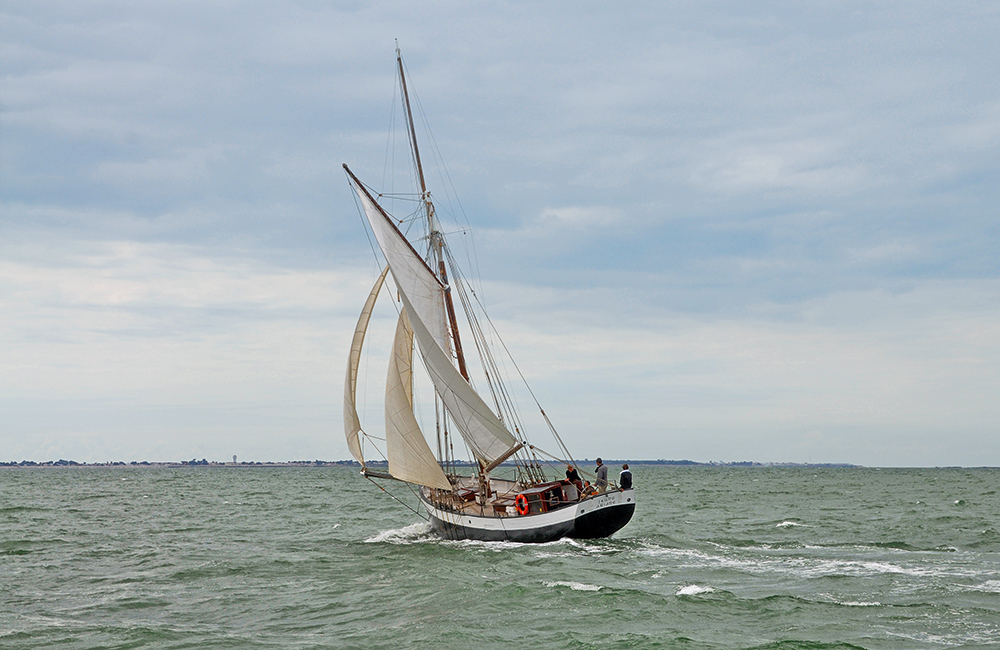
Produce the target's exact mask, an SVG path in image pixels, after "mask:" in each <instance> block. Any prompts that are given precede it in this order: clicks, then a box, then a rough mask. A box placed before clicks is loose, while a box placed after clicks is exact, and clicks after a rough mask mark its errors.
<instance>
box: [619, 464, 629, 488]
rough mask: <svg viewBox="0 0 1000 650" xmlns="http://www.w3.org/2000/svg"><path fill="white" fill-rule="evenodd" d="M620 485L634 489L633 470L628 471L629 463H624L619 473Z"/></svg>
mask: <svg viewBox="0 0 1000 650" xmlns="http://www.w3.org/2000/svg"><path fill="white" fill-rule="evenodd" d="M618 487H620V488H621V489H623V490H631V489H632V472H630V471H628V463H625V464H624V465H622V473H621V474H619V475H618Z"/></svg>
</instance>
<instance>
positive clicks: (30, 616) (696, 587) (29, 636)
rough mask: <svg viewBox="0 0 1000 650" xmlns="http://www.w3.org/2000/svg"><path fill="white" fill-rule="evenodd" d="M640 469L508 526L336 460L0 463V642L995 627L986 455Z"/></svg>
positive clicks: (979, 631) (303, 640)
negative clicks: (561, 508) (626, 502)
mask: <svg viewBox="0 0 1000 650" xmlns="http://www.w3.org/2000/svg"><path fill="white" fill-rule="evenodd" d="M633 470H634V474H635V479H636V491H637V499H638V509H637V511H636V516H635V518H634V519H633V521H632V523H630V524H629V525H628V526H627V527H626V528H625V529H623V530H622V531H621V532H620V533H619V534H618V535H616V536H615V537H614V538H612V539H609V540H599V541H572V540H564V541H560V542H555V543H552V544H545V545H523V544H508V543H482V542H451V541H442V540H439V539H436V538H435V537H433V536H432V535H431V534H430V533H429V532H428V529H427V527H426V525H425V524H422V523H420V521H419V520H418V519H417V518H416V516H415V515H413V513H411V512H409V511H408V510H406V509H404V508H402V507H400V506H399V505H398V504H397V503H395V502H394V501H393V500H392V499H390V498H388V497H386V496H385V495H383V494H382V493H380V492H379V491H378V490H377V489H376V488H375V487H374V486H372V485H371V484H370V483H369V482H367V481H366V480H364V479H363V478H361V477H360V476H359V475H358V474H357V473H356V472H355V471H353V470H349V469H344V468H268V469H262V468H253V469H251V468H231V469H223V468H197V469H195V468H191V469H134V468H107V469H103V468H86V469H80V468H59V469H56V468H46V469H41V468H36V469H16V468H12V469H2V470H0V647H3V648H54V647H57V648H251V649H252V648H365V649H378V648H386V649H389V648H391V649H394V650H395V649H399V648H441V649H446V648H456V649H457V648H461V649H463V650H468V649H469V648H474V649H485V648H499V647H509V648H526V647H531V648H540V649H548V648H566V649H584V648H684V649H714V648H773V649H788V650H793V649H795V650H798V649H800V648H870V649H874V648H892V649H899V648H945V647H1000V521H998V518H1000V470H993V469H913V470H875V469H832V468H831V469H789V468H781V469H763V468H670V467H656V466H645V467H643V466H640V467H633ZM410 502H411V503H413V499H412V498H410Z"/></svg>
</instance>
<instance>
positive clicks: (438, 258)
mask: <svg viewBox="0 0 1000 650" xmlns="http://www.w3.org/2000/svg"><path fill="white" fill-rule="evenodd" d="M396 66H397V67H398V68H399V85H400V87H401V88H402V95H403V108H404V109H406V126H407V131H408V132H409V135H410V148H411V149H412V150H413V161H414V164H415V166H416V168H417V178H418V179H419V180H420V199H421V201H423V204H424V211H425V212H426V213H427V232H428V233H429V235H430V237H429V241H430V250H431V255H432V256H433V257H434V261H435V262H437V269H438V276H439V277H440V279H441V283H442V284H444V285H445V293H444V300H445V309H446V310H447V312H448V323H449V325H450V326H451V338H452V340H453V341H454V342H455V356H456V358H457V359H458V370H459V372H461V373H462V376H463V377H465V381H469V371H468V369H467V368H466V365H465V353H464V352H463V351H462V339H461V337H460V336H459V334H458V321H457V320H456V318H455V304H454V302H452V299H451V287H450V286H449V285H448V272H447V271H446V269H445V264H444V254H443V253H442V250H441V249H442V248H443V246H444V238H443V237H442V236H441V231H440V230H439V229H438V226H437V219H435V218H434V204H433V203H431V195H430V192H428V191H427V183H426V182H425V181H424V167H423V165H422V164H421V163H420V148H419V147H417V131H416V129H415V128H414V127H413V111H412V110H410V94H409V93H408V92H407V90H406V75H405V74H404V73H403V55H402V53H401V52H400V51H399V43H397V44H396ZM428 262H430V260H428ZM430 266H431V268H434V265H433V264H431V265H430Z"/></svg>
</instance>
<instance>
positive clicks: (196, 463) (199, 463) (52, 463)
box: [0, 458, 864, 469]
mask: <svg viewBox="0 0 1000 650" xmlns="http://www.w3.org/2000/svg"><path fill="white" fill-rule="evenodd" d="M560 462H561V461H560ZM622 463H629V464H631V465H637V466H638V465H662V466H667V467H816V468H819V467H864V466H863V465H852V464H849V463H760V462H756V461H748V460H745V461H734V462H721V461H719V462H707V463H703V462H698V461H693V460H664V459H657V460H633V459H628V458H623V459H610V458H609V459H608V460H607V461H606V464H607V465H608V466H609V467H610V466H614V465H620V464H622ZM453 464H454V465H455V466H456V467H474V466H475V463H472V462H469V461H455V462H454V463H453ZM577 464H578V465H592V464H594V461H592V460H590V459H589V458H584V459H581V460H579V461H577ZM387 465H388V464H387V463H386V462H385V461H368V466H369V467H387ZM513 466H514V464H513V463H503V465H501V467H513ZM0 467H21V468H25V467H188V468H194V467H232V468H240V467H245V468H249V467H357V468H359V469H360V468H361V464H360V463H358V462H357V461H354V460H289V461H284V462H277V461H240V462H222V461H210V460H206V459H204V458H203V459H201V460H182V461H158V462H151V461H145V460H143V461H134V460H133V461H130V462H127V463H126V462H124V461H108V462H104V463H79V462H77V461H75V460H63V459H60V460H47V461H42V462H36V461H33V460H22V461H20V462H17V461H11V462H0Z"/></svg>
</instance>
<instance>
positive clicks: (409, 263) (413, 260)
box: [344, 165, 520, 467]
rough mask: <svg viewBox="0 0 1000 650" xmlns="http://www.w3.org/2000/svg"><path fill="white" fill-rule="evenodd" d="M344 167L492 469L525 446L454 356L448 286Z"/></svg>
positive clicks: (444, 397)
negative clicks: (447, 303) (501, 418)
mask: <svg viewBox="0 0 1000 650" xmlns="http://www.w3.org/2000/svg"><path fill="white" fill-rule="evenodd" d="M344 169H345V170H346V171H347V174H348V176H349V177H350V179H351V182H352V184H353V185H354V188H355V190H356V192H357V194H358V197H359V198H360V200H361V205H362V207H363V208H364V212H365V216H366V217H367V219H368V223H369V224H371V227H372V231H373V232H374V233H375V239H376V240H377V241H378V244H379V247H380V248H381V249H382V253H383V254H384V255H385V258H386V261H387V262H388V265H389V268H390V269H391V270H392V277H393V280H394V281H395V283H396V287H397V289H399V295H400V298H401V299H402V301H403V306H404V308H405V309H406V311H407V312H408V314H409V316H410V323H411V325H412V328H413V334H414V337H415V338H416V340H417V344H418V346H419V350H420V356H421V360H422V361H423V363H424V367H425V368H426V369H427V373H428V375H430V378H431V381H432V382H433V384H434V390H435V391H436V392H437V394H438V395H439V396H440V398H441V401H442V402H443V403H444V405H445V408H446V409H447V410H448V413H449V415H450V416H451V418H452V421H453V422H454V423H455V426H456V427H457V428H458V430H459V433H461V435H462V438H463V439H464V440H465V442H466V444H467V445H468V446H469V450H470V451H471V452H472V453H473V455H474V456H475V457H476V459H477V460H478V461H479V462H480V463H481V464H482V466H483V467H491V466H493V465H494V464H495V463H496V462H499V461H502V460H503V459H505V458H508V457H509V456H510V455H511V453H513V452H514V451H515V450H516V449H517V448H519V447H520V443H519V442H518V441H517V440H516V439H515V438H514V436H513V435H512V434H511V433H510V432H509V431H507V429H506V428H505V427H504V425H503V423H501V422H500V419H499V418H498V417H497V416H496V414H494V413H493V411H492V410H491V409H490V407H489V406H487V405H486V402H484V401H483V399H482V398H481V397H480V396H479V394H478V393H476V391H475V390H474V389H473V388H472V386H471V385H470V384H469V382H468V381H467V380H466V379H465V378H464V377H463V376H462V375H461V373H460V372H459V371H458V369H457V368H456V367H455V365H454V363H453V362H452V360H451V355H450V353H449V352H448V350H450V339H449V337H448V320H447V315H446V312H445V302H444V293H445V290H446V287H445V286H444V285H443V284H442V283H441V281H440V280H439V279H438V277H437V276H436V275H435V274H434V272H433V271H431V269H430V267H429V266H428V265H427V263H426V262H425V261H424V259H423V258H422V257H420V255H419V254H418V253H417V251H416V250H414V248H413V246H411V245H410V243H409V242H408V241H407V240H406V238H405V237H404V236H403V234H402V233H401V232H400V231H399V229H398V228H397V227H396V225H395V223H393V221H392V219H391V218H390V217H389V215H387V214H386V213H385V211H384V210H383V209H382V208H381V206H379V205H378V204H377V203H376V202H375V200H374V199H373V198H372V197H371V195H370V194H369V193H368V190H367V189H365V187H364V186H363V185H362V184H361V182H360V181H359V180H358V179H357V177H356V176H354V174H353V173H352V172H351V170H350V169H348V167H347V165H344Z"/></svg>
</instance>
